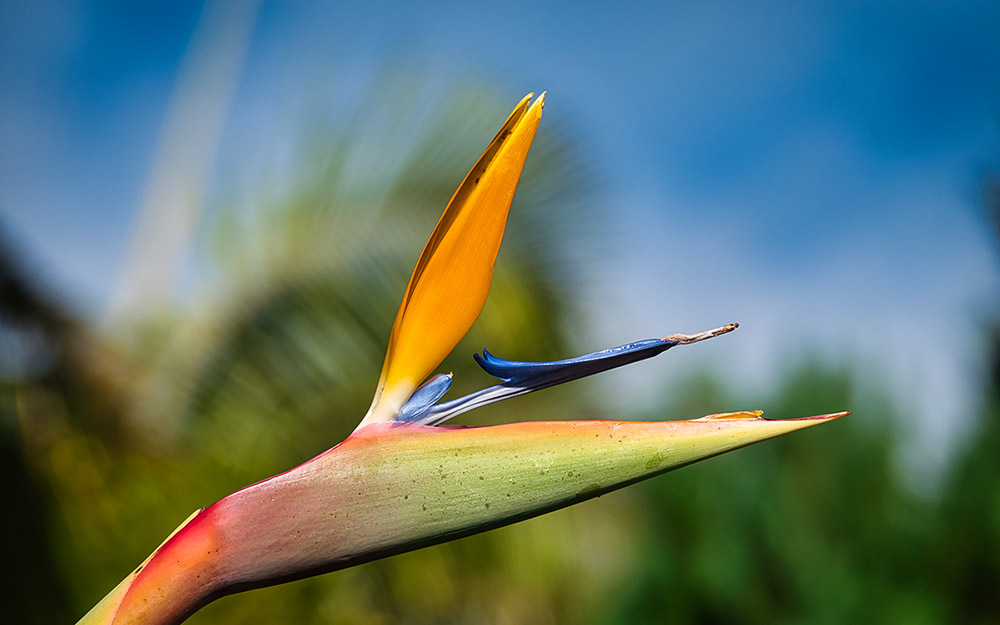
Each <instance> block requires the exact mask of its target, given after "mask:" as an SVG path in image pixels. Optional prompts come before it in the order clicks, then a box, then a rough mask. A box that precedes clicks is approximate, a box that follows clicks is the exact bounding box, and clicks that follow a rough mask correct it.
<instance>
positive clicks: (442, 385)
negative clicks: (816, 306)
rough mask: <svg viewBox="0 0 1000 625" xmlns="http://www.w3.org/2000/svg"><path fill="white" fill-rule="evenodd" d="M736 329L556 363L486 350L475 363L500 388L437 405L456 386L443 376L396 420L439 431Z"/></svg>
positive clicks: (681, 336)
mask: <svg viewBox="0 0 1000 625" xmlns="http://www.w3.org/2000/svg"><path fill="white" fill-rule="evenodd" d="M737 327H739V325H738V324H735V323H731V324H729V325H725V326H723V327H721V328H716V329H715V330H709V331H708V332H702V333H700V334H693V335H687V334H674V335H671V336H668V337H666V338H663V339H646V340H644V341H635V342H633V343H627V344H625V345H620V346H618V347H612V348H611V349H605V350H603V351H599V352H594V353H592V354H586V355H584V356H579V357H577V358H569V359H567V360H556V361H553V362H521V361H517V360H504V359H503V358H498V357H496V356H494V355H493V354H491V353H489V352H488V351H486V350H483V354H482V355H481V356H480V355H479V354H475V355H474V356H473V357H474V358H475V359H476V362H477V363H479V366H480V367H482V368H483V370H485V371H486V372H487V373H489V374H490V375H492V376H494V377H496V378H499V379H500V380H502V383H501V384H497V385H495V386H491V387H489V388H485V389H483V390H481V391H477V392H475V393H472V394H471V395H466V396H465V397H461V398H459V399H453V400H451V401H446V402H443V403H440V404H434V402H436V401H437V400H438V399H440V398H441V397H442V396H443V395H444V394H445V392H446V391H447V390H448V387H449V386H450V385H451V376H450V375H448V376H445V375H443V374H438V375H437V376H434V377H433V378H431V379H430V381H428V382H427V383H426V384H424V385H423V386H422V387H420V388H419V389H418V390H417V392H416V393H414V394H413V396H412V397H411V398H410V400H409V401H408V402H407V403H406V404H405V405H404V406H403V409H402V411H400V414H399V416H398V417H397V419H396V420H397V421H410V422H415V423H421V424H424V425H437V424H439V423H442V422H444V421H447V420H448V419H451V418H452V417H455V416H457V415H460V414H462V413H463V412H468V411H469V410H472V409H474V408H478V407H480V406H485V405H487V404H492V403H493V402H497V401H500V400H502V399H508V398H510V397H517V396H518V395H524V394H526V393H530V392H532V391H537V390H540V389H543V388H548V387H550V386H555V385H557V384H562V383H564V382H569V381H571V380H577V379H579V378H583V377H587V376H589V375H594V374H595V373H601V372H602V371H608V370H609V369H615V368H617V367H621V366H623V365H627V364H630V363H633V362H637V361H639V360H645V359H646V358H652V357H653V356H656V355H658V354H660V353H662V352H664V351H666V350H668V349H670V348H671V347H673V346H674V345H683V344H686V343H696V342H698V341H703V340H705V339H708V338H712V337H714V336H719V335H720V334H725V333H727V332H732V331H733V330H735V329H736V328H737Z"/></svg>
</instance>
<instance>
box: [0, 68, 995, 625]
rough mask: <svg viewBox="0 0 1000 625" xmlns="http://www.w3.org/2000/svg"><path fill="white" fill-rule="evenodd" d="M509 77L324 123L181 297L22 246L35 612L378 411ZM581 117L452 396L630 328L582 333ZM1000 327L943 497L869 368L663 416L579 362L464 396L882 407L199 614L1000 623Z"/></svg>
mask: <svg viewBox="0 0 1000 625" xmlns="http://www.w3.org/2000/svg"><path fill="white" fill-rule="evenodd" d="M490 94H491V91H490V89H489V87H487V86H484V85H470V86H469V87H467V88H464V89H458V90H457V91H456V92H455V93H449V94H448V96H447V98H442V99H441V100H440V101H438V102H435V103H434V106H431V107H427V106H425V105H423V104H421V103H424V102H425V99H422V98H421V97H417V96H418V95H419V94H416V95H415V94H413V93H410V92H408V91H406V89H405V88H397V90H396V91H394V92H392V97H389V98H383V99H382V100H380V101H381V102H382V103H383V104H382V105H380V106H373V107H370V108H366V107H360V106H359V107H358V108H357V109H356V110H354V111H351V112H348V113H346V114H344V117H343V118H339V122H338V123H329V122H328V120H323V119H319V120H311V121H310V123H308V124H306V126H307V127H308V128H309V132H308V133H307V135H306V136H304V137H303V139H302V141H301V154H300V159H299V161H297V162H296V163H295V166H294V167H293V168H292V170H293V171H294V172H295V174H294V175H292V176H285V177H279V176H275V180H271V181H269V180H267V179H257V180H254V181H253V183H252V184H249V185H247V186H246V188H242V189H240V188H237V189H234V190H233V191H232V192H231V193H230V194H228V195H227V196H226V197H227V199H226V200H225V201H222V202H220V203H219V205H218V206H217V207H216V210H214V211H213V213H212V214H211V216H210V218H209V219H206V220H205V221H204V223H203V225H202V228H201V230H200V231H199V233H198V236H199V239H198V241H199V245H200V249H201V253H203V254H204V255H205V256H206V257H207V258H210V259H211V265H212V267H213V268H214V269H215V271H216V275H215V277H214V278H213V279H211V280H209V281H207V282H206V283H205V284H203V285H202V286H201V288H200V289H199V290H198V292H197V293H195V294H194V296H192V297H191V298H189V299H188V300H186V301H185V302H183V303H179V304H178V305H177V306H176V308H175V309H173V310H169V311H161V312H160V314H158V315H157V316H156V317H155V318H150V317H148V316H147V317H130V318H123V319H118V320H116V321H115V323H114V324H113V325H112V326H111V327H95V326H94V325H93V324H89V323H87V322H85V321H81V320H80V319H78V318H77V317H75V316H74V315H73V314H72V312H71V311H70V309H69V308H68V307H67V306H65V305H64V303H63V302H61V300H60V297H59V294H58V293H53V292H51V291H50V290H49V289H47V288H46V285H45V284H44V283H43V282H42V281H39V280H38V279H36V277H35V276H31V275H29V274H27V273H26V272H25V271H24V270H23V266H24V263H23V260H22V258H21V256H20V255H19V254H18V252H17V251H16V250H14V249H13V248H12V247H11V246H10V245H9V244H6V245H5V250H4V251H5V254H4V258H3V259H2V260H3V262H2V263H0V265H2V271H3V275H2V276H0V285H2V288H3V297H2V305H0V314H2V317H0V322H2V331H3V332H5V333H7V334H8V335H11V336H16V337H18V340H19V341H20V343H19V344H21V345H24V346H26V347H25V348H24V349H23V350H22V352H20V353H17V354H8V355H7V357H6V358H5V361H6V362H5V370H4V372H3V373H4V375H3V378H2V380H3V382H2V387H0V418H2V422H0V423H2V429H0V433H2V437H0V444H2V445H3V455H2V462H3V469H4V471H3V473H2V475H3V476H4V479H3V480H2V484H3V489H4V491H3V497H4V500H5V501H6V502H7V506H6V514H4V515H0V518H2V521H0V523H2V527H0V529H2V530H3V536H5V537H8V540H6V541H4V550H5V554H4V562H5V563H6V565H7V570H8V579H7V580H6V581H5V583H4V584H3V587H4V593H5V596H4V599H5V601H4V605H5V606H6V607H5V612H6V614H7V617H10V618H11V619H12V620H10V622H18V623H51V622H72V621H73V620H75V619H76V618H78V617H79V616H81V615H82V614H83V613H84V612H85V611H86V610H87V609H88V608H89V607H90V606H91V605H93V604H94V603H95V602H96V601H97V600H99V599H100V598H101V597H102V596H103V595H104V594H105V593H106V592H108V591H109V590H110V589H111V588H112V587H113V586H114V585H115V584H116V583H117V582H118V581H119V580H120V579H121V578H123V577H124V576H125V575H126V574H127V573H128V572H129V571H130V570H131V569H132V568H133V567H134V566H135V565H136V564H137V563H138V562H139V561H141V560H142V559H143V558H144V557H145V556H146V555H147V554H148V553H149V552H150V551H151V550H152V549H153V548H155V546H156V545H157V544H159V542H160V541H161V540H162V539H163V537H165V536H166V535H167V534H168V533H169V532H170V531H171V530H172V529H173V528H174V527H175V526H176V525H177V524H178V523H180V522H181V521H182V520H183V519H184V518H186V516H187V515H188V513H189V512H190V511H192V510H194V509H195V508H198V507H201V506H204V505H207V504H209V503H211V502H212V501H214V500H216V499H218V498H220V497H222V496H224V495H225V494H227V493H229V492H231V491H233V490H235V489H237V488H240V487H242V486H245V485H246V484H249V483H252V482H255V481H257V480H260V479H262V478H265V477H267V476H270V475H272V474H274V473H277V472H280V471H283V470H285V469H287V468H289V467H291V466H293V465H295V464H298V463H300V462H302V461H303V460H306V459H308V458H309V457H311V456H312V455H315V454H316V453H318V452H320V451H323V450H324V449H326V448H328V447H330V446H332V445H333V444H335V443H337V442H339V441H340V440H342V439H343V438H344V437H345V436H346V435H347V434H348V433H349V432H350V431H351V429H353V427H354V425H355V424H356V423H357V421H358V420H359V419H360V417H361V416H362V415H363V414H364V411H365V409H366V408H367V405H368V402H369V401H370V395H371V393H372V392H373V390H374V385H375V381H376V379H377V375H378V370H379V367H380V365H381V358H382V355H383V353H384V348H385V343H386V341H387V339H388V331H389V328H390V326H391V323H392V318H393V315H394V314H395V310H396V307H397V306H398V302H399V299H400V298H401V295H402V292H403V288H404V287H405V283H406V280H407V278H408V276H409V271H410V269H411V267H412V265H413V263H414V262H415V260H416V258H417V256H418V255H419V252H420V250H421V248H422V245H423V242H424V240H425V239H426V237H427V235H428V234H429V232H430V230H431V229H432V228H433V225H434V222H435V221H436V218H437V216H438V215H439V214H440V212H441V210H442V209H443V207H444V205H445V203H446V202H447V200H448V198H449V197H450V194H451V193H452V191H453V190H454V188H455V187H456V186H457V184H458V183H459V181H460V180H461V177H462V175H463V174H464V172H465V171H467V169H468V167H469V166H470V164H471V163H472V162H474V160H475V158H476V157H477V156H478V153H479V151H480V150H481V149H482V147H483V146H485V144H486V142H487V141H488V139H489V138H490V137H491V136H492V132H493V130H494V127H495V126H496V125H497V123H498V120H500V119H502V118H503V115H504V114H505V112H506V110H505V108H506V103H505V102H502V101H500V100H498V99H496V98H494V97H492V96H491V95H490ZM573 136H574V133H573V132H572V129H571V128H565V127H560V126H559V124H558V123H556V122H553V121H552V120H547V121H546V126H545V128H544V132H541V133H540V134H539V136H538V138H537V139H536V144H535V147H534V148H533V152H532V155H531V156H530V157H529V161H528V164H527V167H526V170H525V172H526V173H525V178H524V179H523V181H522V183H521V186H520V188H519V190H518V195H517V198H516V199H515V205H514V208H513V209H512V212H511V215H512V218H511V223H510V226H509V229H508V232H507V235H506V238H505V242H504V247H503V249H502V251H501V256H500V258H499V260H498V264H497V267H498V271H497V274H496V277H495V281H494V285H493V289H492V291H491V296H490V300H489V302H488V303H487V306H486V309H485V310H484V312H483V315H482V317H481V318H480V320H479V322H478V323H477V325H476V327H475V328H474V329H473V331H472V332H471V333H470V335H469V336H468V337H467V339H466V340H465V341H464V342H463V343H462V344H461V345H460V346H459V348H458V349H456V351H455V353H454V354H453V356H452V357H450V358H449V359H448V360H447V361H446V362H445V363H444V364H443V365H442V367H441V370H445V371H446V370H451V371H454V372H455V374H456V375H455V379H456V384H455V387H456V390H455V391H454V392H455V393H462V392H466V391H471V390H475V389H477V388H479V387H482V386H484V385H487V384H488V383H489V381H488V380H487V378H486V376H485V374H483V373H482V372H479V371H478V370H477V369H476V368H475V366H474V364H473V363H472V360H471V358H469V355H470V354H471V353H472V352H473V351H476V350H478V349H481V348H482V347H483V346H488V347H489V348H490V349H491V350H492V351H495V352H496V353H499V354H501V355H504V356H510V357H515V358H518V359H550V358H562V357H566V356H569V355H574V354H577V353H582V352H584V351H591V350H593V349H596V348H599V347H604V346H594V345H587V344H584V342H582V341H580V340H579V339H578V338H576V337H579V336H580V335H581V333H580V332H579V329H580V327H581V324H582V322H581V319H582V314H581V311H580V309H579V302H578V301H577V300H576V299H575V297H574V291H575V287H576V286H577V285H579V284H580V283H581V282H582V281H584V280H585V279H586V275H585V273H586V267H587V265H586V263H587V262H599V257H600V254H601V253H603V252H604V250H602V249H601V237H600V231H601V223H602V220H603V219H607V218H608V217H607V214H606V213H605V212H603V211H602V210H601V207H599V206H598V204H599V202H598V199H599V198H600V186H599V176H596V175H595V173H596V171H598V170H599V165H600V164H599V163H594V162H592V161H591V160H590V157H588V156H587V153H586V146H584V145H580V144H579V143H578V142H576V141H574V140H573V139H572V137H573ZM359 164H361V165H365V167H362V166H361V165H359ZM278 180H280V182H278ZM8 243H9V242H8ZM581 248H582V249H588V250H591V251H592V254H593V255H594V256H596V257H597V258H598V261H594V260H591V261H587V259H586V258H583V257H582V255H581V253H580V252H579V250H580V249H581ZM666 316H667V317H669V315H668V314H667V315H666ZM983 334H984V339H983V340H984V341H990V342H991V343H990V344H991V345H992V353H993V356H994V367H993V373H992V377H991V379H990V383H991V385H990V390H989V394H988V396H987V397H985V398H984V399H983V402H982V412H981V415H980V419H979V423H978V428H977V430H976V432H975V434H974V436H973V437H972V438H971V441H970V444H969V446H968V448H967V449H964V450H963V451H962V452H961V453H959V454H956V455H955V456H954V458H955V460H954V463H953V465H952V466H950V467H949V468H948V472H947V475H946V476H945V477H944V480H943V484H944V485H943V488H942V489H941V492H940V494H939V495H935V496H931V497H928V496H926V495H917V494H915V493H913V492H912V491H911V490H910V488H909V487H908V486H907V482H906V480H905V479H904V476H902V475H900V474H899V469H898V467H899V466H900V465H899V463H898V462H897V456H898V454H899V453H900V440H901V434H902V433H903V432H904V431H905V429H906V427H907V425H906V424H907V421H908V419H909V416H908V415H905V414H898V413H897V412H896V411H895V410H894V409H893V407H892V406H891V405H889V404H888V403H887V401H886V400H885V399H884V398H880V397H872V396H871V395H870V394H862V393H859V392H858V391H857V390H856V389H855V388H854V387H853V385H852V380H854V379H856V376H855V375H854V374H853V373H852V372H851V371H850V370H848V369H838V368H831V367H829V366H825V365H824V363H822V362H810V361H808V360H806V359H803V360H802V361H800V362H796V363H789V369H788V371H789V373H788V376H787V378H786V379H785V381H784V382H783V384H781V385H780V387H778V388H773V389H762V390H761V391H760V392H759V393H758V394H757V395H756V396H754V397H752V398H748V397H740V396H738V395H736V394H734V392H732V391H731V390H730V389H728V388H727V386H726V384H725V382H724V381H723V380H719V379H716V378H714V377H713V376H712V375H711V373H705V372H695V373H692V374H691V375H690V376H689V379H687V380H685V381H683V384H679V385H677V388H680V389H683V391H682V392H681V393H680V394H679V395H675V396H671V397H666V398H664V399H663V401H662V402H661V405H660V406H658V407H657V408H656V409H655V410H651V411H649V412H646V413H637V412H636V411H635V410H633V409H630V407H629V406H628V405H623V404H622V402H621V401H619V398H599V397H596V396H595V395H594V394H593V392H592V391H591V390H588V387H587V384H586V382H581V383H575V384H572V385H570V386H569V387H568V388H560V389H553V390H550V391H546V392H544V393H540V394H537V395H533V396H531V397H529V398H523V399H519V400H513V401H511V402H506V403H507V404H509V405H503V406H497V407H493V408H490V409H487V410H483V411H480V413H476V414H473V415H470V416H468V417H467V418H465V419H464V421H463V422H465V423H490V422H497V421H511V420H523V419H567V418H574V419H586V418H616V419H649V420H660V419H680V418H693V417H698V416H701V415H703V414H706V413H710V412H718V411H725V410H737V409H752V408H758V407H762V408H766V409H767V412H768V414H769V415H771V416H783V417H787V416H799V415H806V414H816V413H824V412H832V411H837V410H841V409H850V410H853V411H854V412H855V414H854V416H852V417H850V418H848V419H843V420H841V421H839V422H836V423H833V424H831V425H826V426H823V427H822V428H817V429H815V430H810V431H807V432H804V433H801V434H796V435H793V436H790V437H786V438H782V439H778V440H775V441H769V442H766V443H763V444H760V445H757V446H755V447H752V448H749V449H746V450H741V451H739V452H736V453H733V454H729V455H727V456H724V457H721V458H717V459H713V460H711V461H708V462H705V463H701V464H699V465H696V466H693V467H690V468H686V469H683V470H681V471H680V472H678V473H675V474H671V475H668V476H666V477H660V478H656V479H654V480H651V481H648V482H645V483H643V484H640V485H638V486H634V487H631V488H629V489H626V490H624V491H621V492H618V493H615V494H612V495H608V496H605V497H602V498H600V499H598V500H595V501H591V502H588V503H585V504H582V505H579V506H576V507H574V508H570V509H566V510H563V511H560V512H556V513H553V514H550V515H547V516H545V517H541V518H538V519H534V520H531V521H527V522H524V523H520V524H518V525H515V526H511V527H508V528H504V529H500V530H496V531H493V532H489V533H487V534H483V535H479V536H474V537H471V538H467V539H463V540H459V541H456V542H453V543H449V544H445V545H441V546H438V547H433V548H428V549H423V550H420V551H418V552H413V553H409V554H404V555H401V556H397V557H394V558H391V559H388V560H385V561H380V562H374V563H371V564H367V565H364V566H360V567H356V568H354V569H350V570H346V571H341V572H337V573H333V574H329V575H325V576H322V577H318V578H313V579H308V580H303V581H300V582H295V583H292V584H287V585H283V586H279V587H275V588H269V589H263V590H258V591H253V592H250V593H244V594H241V595H237V596H234V597H228V598H224V599H222V600H220V601H218V602H216V603H214V604H212V605H210V606H208V607H207V608H205V609H204V610H202V611H201V612H200V613H198V614H197V615H195V617H193V618H192V619H191V621H190V622H191V623H245V622H264V623H345V624H347V623H413V624H420V623H644V622H664V621H669V622H677V623H716V622H718V623H762V622H767V623H845V622H851V621H855V622H898V623H945V622H951V623H996V622H1000V595H998V594H997V593H996V589H997V587H998V584H1000V490H998V489H997V484H998V483H1000V454H998V453H997V450H998V449H1000V343H998V341H997V340H996V335H995V334H993V333H991V331H990V329H989V328H984V332H983ZM721 340H725V339H721ZM806 347H807V346H806ZM664 357H666V358H683V357H684V354H683V352H682V351H677V352H676V353H675V352H671V353H670V354H668V355H666V356H664ZM859 364H863V363H859ZM609 406H612V407H613V410H609V409H608V407H609ZM7 617H5V620H6V618H7Z"/></svg>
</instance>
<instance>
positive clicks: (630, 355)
mask: <svg viewBox="0 0 1000 625" xmlns="http://www.w3.org/2000/svg"><path fill="white" fill-rule="evenodd" d="M677 343H678V341H676V340H674V339H670V338H666V339H646V340H644V341H635V342H634V343H627V344H625V345H619V346H618V347H612V348H611V349H605V350H602V351H599V352H594V353H592V354H587V355H585V356H579V357H577V358H568V359H566V360H556V361H553V362H522V361H518V360H504V359H503V358H498V357H496V356H494V355H493V354H491V353H489V352H488V351H486V350H485V349H484V350H483V355H482V356H480V355H479V354H473V355H472V357H473V358H475V359H476V362H477V363H479V366H480V367H482V368H483V370H484V371H486V373H488V374H490V375H492V376H493V377H495V378H499V379H501V380H503V381H504V383H505V384H508V385H511V386H525V385H528V386H534V385H535V384H532V382H533V381H534V382H537V381H538V380H540V379H542V378H544V379H559V380H565V381H569V380H576V379H578V378H582V377H586V376H588V375H593V374H595V373H600V372H601V371H607V370H608V369H614V368H616V367H620V366H622V365H627V364H629V363H632V362H636V361H638V360H644V359H646V358H651V357H653V356H656V355H657V354H660V353H661V352H663V351H665V350H667V349H670V348H671V347H673V346H674V345H677Z"/></svg>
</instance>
